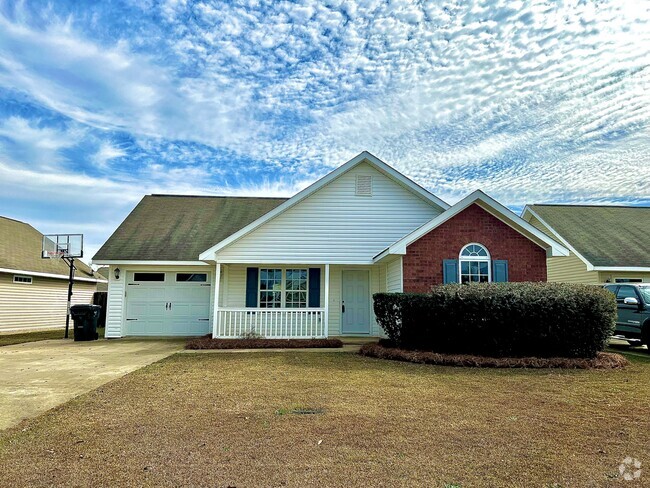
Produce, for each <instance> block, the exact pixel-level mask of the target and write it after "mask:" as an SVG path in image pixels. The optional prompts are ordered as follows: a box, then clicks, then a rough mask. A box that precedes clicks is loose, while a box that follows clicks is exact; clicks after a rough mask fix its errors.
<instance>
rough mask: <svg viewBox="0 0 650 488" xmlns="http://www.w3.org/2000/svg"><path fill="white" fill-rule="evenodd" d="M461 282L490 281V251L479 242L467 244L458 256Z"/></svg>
mask: <svg viewBox="0 0 650 488" xmlns="http://www.w3.org/2000/svg"><path fill="white" fill-rule="evenodd" d="M458 259H459V261H460V269H459V275H460V276H459V280H460V282H461V283H487V282H488V281H492V269H491V268H492V266H490V253H489V252H488V250H487V249H486V248H485V247H484V246H482V245H481V244H476V243H471V244H467V245H466V246H465V247H464V248H463V249H462V250H461V251H460V256H459V258H458Z"/></svg>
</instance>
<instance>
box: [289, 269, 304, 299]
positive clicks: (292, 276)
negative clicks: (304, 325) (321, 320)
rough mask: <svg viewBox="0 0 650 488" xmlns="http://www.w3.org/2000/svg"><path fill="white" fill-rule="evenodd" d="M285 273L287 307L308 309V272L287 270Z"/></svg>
mask: <svg viewBox="0 0 650 488" xmlns="http://www.w3.org/2000/svg"><path fill="white" fill-rule="evenodd" d="M285 273H286V276H285V281H284V283H285V285H284V288H285V294H284V305H285V307H287V308H307V270H306V269H287V270H286V272H285Z"/></svg>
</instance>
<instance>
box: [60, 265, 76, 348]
mask: <svg viewBox="0 0 650 488" xmlns="http://www.w3.org/2000/svg"><path fill="white" fill-rule="evenodd" d="M69 259H70V261H67V263H68V266H70V276H69V278H68V312H67V314H66V316H65V336H64V337H63V338H64V339H67V338H68V330H69V329H70V307H71V305H72V284H73V283H74V258H69Z"/></svg>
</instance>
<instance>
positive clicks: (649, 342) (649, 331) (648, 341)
mask: <svg viewBox="0 0 650 488" xmlns="http://www.w3.org/2000/svg"><path fill="white" fill-rule="evenodd" d="M641 342H642V343H643V344H645V345H646V347H647V348H648V352H650V322H646V323H645V324H644V325H643V329H641Z"/></svg>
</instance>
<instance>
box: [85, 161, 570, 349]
mask: <svg viewBox="0 0 650 488" xmlns="http://www.w3.org/2000/svg"><path fill="white" fill-rule="evenodd" d="M564 255H568V249H566V248H565V247H564V246H563V245H562V244H559V243H558V242H557V241H555V240H554V239H553V238H551V237H549V236H548V235H546V234H545V233H543V232H541V231H540V230H538V229H537V228H535V227H534V226H532V225H530V224H529V223H528V222H526V221H524V220H523V219H521V218H520V217H519V216H517V215H516V214H514V213H512V212H511V211H510V210H508V209H507V208H505V207H504V206H503V205H501V204H500V203H498V202H496V201H495V200H493V199H492V198H490V197H489V196H487V195H485V194H484V193H482V192H480V191H476V192H474V193H472V194H471V195H468V196H467V197H465V198H464V199H463V200H461V201H460V202H458V203H456V204H455V205H453V206H450V205H448V204H447V203H445V202H444V201H442V200H441V199H439V198H438V197H436V196H435V195H433V194H431V193H430V192H428V191H427V190H426V189H424V188H422V187H421V186H419V185H418V184H417V183H415V182H414V181H412V180H410V179H409V178H407V177H406V176H404V175H403V174H401V173H399V172H398V171H396V170H395V169H393V168H392V167H390V166H388V165H387V164H386V163H384V162H382V161H381V160H379V159H378V158H376V157H375V156H373V155H372V154H370V153H368V152H363V153H361V154H359V155H358V156H356V157H355V158H354V159H352V160H350V161H348V162H347V163H345V164H344V165H342V166H340V167H339V168H338V169H336V170H334V171H332V172H331V173H329V174H328V175H326V176H324V177H323V178H321V179H320V180H318V181H316V182H315V183H313V184H312V185H311V186H309V187H308V188H306V189H304V190H302V191H301V192H299V193H298V194H296V195H294V196H293V197H291V198H289V199H284V198H249V197H209V196H208V197H197V196H173V195H148V196H145V197H144V198H143V199H142V201H141V202H140V203H139V204H138V205H137V206H136V208H135V209H134V210H133V211H132V212H131V214H130V215H129V216H128V217H127V218H126V220H125V221H124V222H123V223H122V224H121V225H120V226H119V227H118V229H117V230H116V231H115V233H114V234H113V235H112V236H111V237H110V238H109V239H108V241H107V242H106V243H105V244H104V245H103V246H102V247H101V248H100V249H99V251H98V252H97V254H96V255H95V257H94V258H93V263H95V264H98V265H108V266H109V267H110V271H109V283H108V316H107V324H106V332H105V334H106V337H123V336H131V335H136V336H137V335H150V336H155V335H180V336H186V335H201V334H207V333H212V334H213V336H215V337H233V338H234V337H240V336H241V335H243V334H246V333H250V332H254V333H256V334H260V335H263V336H265V337H327V336H340V335H360V336H364V335H365V336H378V335H380V334H381V331H380V329H379V327H378V325H377V323H376V321H375V318H374V315H373V307H372V295H373V293H377V292H422V291H427V290H428V289H429V288H430V287H431V286H432V285H435V284H439V283H453V282H463V283H465V282H484V281H544V280H546V258H547V256H564Z"/></svg>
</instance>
